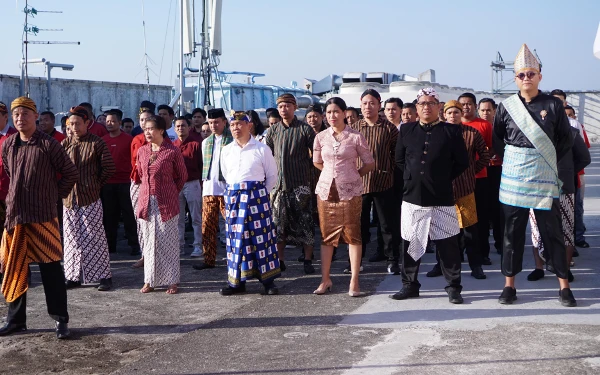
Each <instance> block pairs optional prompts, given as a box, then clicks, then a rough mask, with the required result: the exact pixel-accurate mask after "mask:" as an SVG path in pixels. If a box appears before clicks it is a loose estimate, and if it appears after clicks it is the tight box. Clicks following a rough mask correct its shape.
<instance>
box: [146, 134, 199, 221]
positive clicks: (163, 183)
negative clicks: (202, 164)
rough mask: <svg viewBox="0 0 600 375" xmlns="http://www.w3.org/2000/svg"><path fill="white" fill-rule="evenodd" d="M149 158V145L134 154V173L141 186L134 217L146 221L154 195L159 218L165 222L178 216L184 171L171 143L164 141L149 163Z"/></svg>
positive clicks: (175, 149)
mask: <svg viewBox="0 0 600 375" xmlns="http://www.w3.org/2000/svg"><path fill="white" fill-rule="evenodd" d="M165 139H166V138H165ZM151 155H152V145H151V144H146V145H144V146H142V147H140V149H139V150H138V153H137V163H136V170H137V173H138V176H139V178H140V180H141V182H142V183H141V185H140V196H139V198H138V204H137V208H136V214H137V217H138V218H140V219H144V220H148V217H149V205H150V195H154V196H155V197H156V199H157V200H158V209H159V211H160V217H161V219H162V221H163V222H165V221H169V220H170V219H172V218H173V217H174V216H175V215H177V214H179V192H180V191H181V189H183V185H184V184H185V182H186V181H187V177H188V176H187V170H186V168H185V162H184V161H183V156H182V155H181V151H179V149H178V148H177V147H175V146H173V144H172V143H170V142H164V141H163V143H162V145H161V146H160V149H159V150H158V152H157V153H156V155H157V156H156V160H154V162H153V163H152V164H150V156H151ZM152 193H154V194H152Z"/></svg>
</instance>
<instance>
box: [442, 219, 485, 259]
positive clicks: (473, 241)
mask: <svg viewBox="0 0 600 375" xmlns="http://www.w3.org/2000/svg"><path fill="white" fill-rule="evenodd" d="M478 236H479V229H478V227H477V224H475V225H471V226H470V227H466V228H464V229H461V230H460V234H459V235H458V248H459V251H462V249H465V250H466V253H467V259H468V260H469V267H470V268H471V270H472V269H474V268H475V267H481V266H482V265H483V257H482V256H481V252H480V251H479V250H478V249H477V247H478V246H479V237H478ZM436 250H437V249H436ZM435 259H436V260H437V265H438V266H440V253H439V251H436V252H435Z"/></svg>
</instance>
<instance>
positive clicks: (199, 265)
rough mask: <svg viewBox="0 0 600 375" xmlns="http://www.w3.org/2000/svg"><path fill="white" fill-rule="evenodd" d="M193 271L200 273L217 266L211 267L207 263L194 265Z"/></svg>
mask: <svg viewBox="0 0 600 375" xmlns="http://www.w3.org/2000/svg"><path fill="white" fill-rule="evenodd" d="M192 268H193V269H195V270H198V271H202V270H207V269H210V268H215V266H210V265H208V264H206V263H200V264H194V265H193V266H192Z"/></svg>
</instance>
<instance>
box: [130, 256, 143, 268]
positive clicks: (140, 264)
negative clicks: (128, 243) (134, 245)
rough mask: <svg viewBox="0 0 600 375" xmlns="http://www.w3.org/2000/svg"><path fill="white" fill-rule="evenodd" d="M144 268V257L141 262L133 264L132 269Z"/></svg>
mask: <svg viewBox="0 0 600 375" xmlns="http://www.w3.org/2000/svg"><path fill="white" fill-rule="evenodd" d="M142 267H144V258H143V257H142V258H141V259H140V260H138V261H137V262H135V263H133V265H132V266H131V268H142Z"/></svg>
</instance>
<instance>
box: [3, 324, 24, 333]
mask: <svg viewBox="0 0 600 375" xmlns="http://www.w3.org/2000/svg"><path fill="white" fill-rule="evenodd" d="M25 331H27V326H26V325H25V324H14V323H6V324H5V325H4V327H2V328H0V336H8V335H12V334H13V333H17V332H25Z"/></svg>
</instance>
